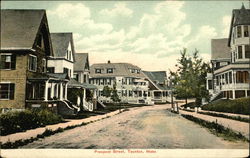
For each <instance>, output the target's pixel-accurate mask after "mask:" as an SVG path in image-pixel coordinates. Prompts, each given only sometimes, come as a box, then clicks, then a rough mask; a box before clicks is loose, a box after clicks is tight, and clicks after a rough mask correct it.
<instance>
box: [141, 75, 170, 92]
mask: <svg viewBox="0 0 250 158" xmlns="http://www.w3.org/2000/svg"><path fill="white" fill-rule="evenodd" d="M143 73H144V74H145V76H146V77H147V78H148V80H149V81H150V82H153V83H152V84H154V85H155V86H156V88H158V89H159V90H167V89H168V87H167V86H166V85H165V84H164V83H165V79H166V78H167V74H166V71H143Z"/></svg>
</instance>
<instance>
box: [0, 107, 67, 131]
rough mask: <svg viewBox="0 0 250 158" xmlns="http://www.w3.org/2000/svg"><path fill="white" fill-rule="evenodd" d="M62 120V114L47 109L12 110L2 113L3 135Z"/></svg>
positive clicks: (0, 117)
mask: <svg viewBox="0 0 250 158" xmlns="http://www.w3.org/2000/svg"><path fill="white" fill-rule="evenodd" d="M62 121H63V119H62V117H61V116H59V115H56V114H54V113H52V112H50V111H48V110H46V109H43V110H24V111H10V112H7V113H4V114H1V115H0V126H1V135H2V136H3V135H8V134H12V133H16V132H21V131H25V130H28V129H33V128H37V127H41V126H45V125H50V124H55V123H59V122H62Z"/></svg>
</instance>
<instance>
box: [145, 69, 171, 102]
mask: <svg viewBox="0 0 250 158" xmlns="http://www.w3.org/2000/svg"><path fill="white" fill-rule="evenodd" d="M143 73H144V75H145V76H146V79H147V80H148V81H149V91H150V96H151V98H152V101H153V102H154V103H166V102H171V98H170V96H169V94H170V91H171V90H170V89H169V87H168V86H167V74H166V71H143Z"/></svg>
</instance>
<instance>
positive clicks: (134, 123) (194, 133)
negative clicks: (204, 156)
mask: <svg viewBox="0 0 250 158" xmlns="http://www.w3.org/2000/svg"><path fill="white" fill-rule="evenodd" d="M169 106H170V105H169V104H165V105H154V106H145V107H138V108H133V109H130V110H129V111H125V112H123V113H121V114H118V115H115V116H112V117H110V118H107V119H103V120H100V121H97V122H94V123H90V124H88V125H86V126H81V127H77V128H74V129H72V130H67V131H64V132H62V133H58V134H55V135H53V136H50V137H47V138H44V139H40V140H38V141H35V142H33V143H30V144H28V145H26V146H23V147H22V148H76V149H124V148H125V149H128V148H134V149H135V148H141V149H149V148H151V149H175V148H181V149H184V148H185V149H194V148H200V149H207V148H216V149H225V148H230V149H232V148H233V149H241V148H243V149H248V147H249V145H248V143H247V142H230V141H226V140H223V138H219V137H217V136H215V135H213V134H211V133H210V132H209V131H208V129H205V128H202V127H201V126H199V125H197V124H195V123H193V122H191V121H189V120H186V119H185V118H182V117H181V116H180V115H177V114H173V113H171V112H169V111H167V110H166V109H167V108H168V107H169Z"/></svg>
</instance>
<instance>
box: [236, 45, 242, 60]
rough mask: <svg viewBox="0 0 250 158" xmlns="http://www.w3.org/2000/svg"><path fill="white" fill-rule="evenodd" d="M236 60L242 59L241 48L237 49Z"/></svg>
mask: <svg viewBox="0 0 250 158" xmlns="http://www.w3.org/2000/svg"><path fill="white" fill-rule="evenodd" d="M240 48H241V49H240ZM240 50H241V51H240ZM237 59H243V47H242V46H238V47H237Z"/></svg>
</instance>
